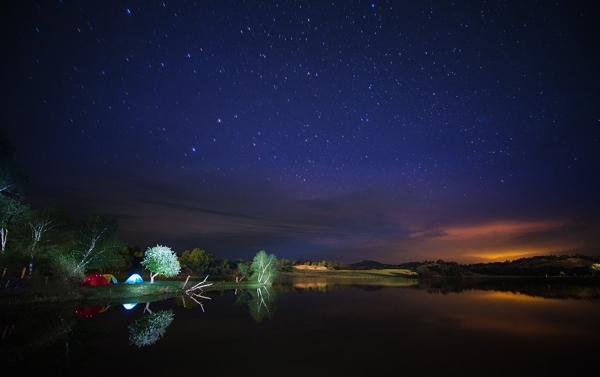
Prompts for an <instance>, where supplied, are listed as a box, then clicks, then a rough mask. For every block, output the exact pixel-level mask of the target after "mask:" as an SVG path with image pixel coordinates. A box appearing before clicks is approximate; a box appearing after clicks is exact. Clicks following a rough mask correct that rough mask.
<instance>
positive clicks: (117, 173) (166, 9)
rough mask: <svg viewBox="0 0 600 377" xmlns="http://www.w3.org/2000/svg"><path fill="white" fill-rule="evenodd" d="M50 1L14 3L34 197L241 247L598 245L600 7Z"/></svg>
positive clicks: (140, 234) (155, 236)
mask: <svg viewBox="0 0 600 377" xmlns="http://www.w3.org/2000/svg"><path fill="white" fill-rule="evenodd" d="M38 3H39V4H37V3H36V4H33V3H32V2H27V1H12V2H10V4H9V5H6V6H5V7H4V8H3V11H2V12H1V15H0V17H1V20H0V21H1V23H2V25H3V26H4V27H3V33H0V40H1V43H2V46H3V52H4V56H6V57H7V58H6V59H4V62H3V63H4V69H3V70H2V76H1V77H2V86H1V87H2V96H1V102H0V106H1V109H0V110H1V111H0V117H1V119H0V120H1V122H0V124H2V127H3V128H4V129H5V130H6V133H7V136H8V138H9V139H10V140H11V142H12V143H13V144H14V146H15V147H16V156H15V157H16V159H17V160H18V162H19V163H20V164H22V165H23V167H24V168H25V170H26V171H27V172H28V173H29V174H30V175H31V177H32V181H33V191H32V192H31V193H30V194H29V196H28V199H27V200H28V201H29V202H30V203H32V204H34V205H36V206H42V205H47V204H49V203H53V204H54V203H56V204H58V205H59V206H62V207H63V208H65V209H66V210H67V211H68V212H70V213H71V214H73V215H79V214H80V212H81V211H91V210H99V211H103V212H106V213H108V214H109V215H112V216H114V217H116V218H118V219H119V222H120V236H121V238H122V239H123V240H124V241H125V242H127V243H129V244H132V245H137V246H139V247H141V248H143V249H145V248H146V247H148V246H154V245H156V244H166V245H168V246H170V247H172V248H173V249H174V250H176V251H177V252H182V251H183V250H185V249H192V248H194V247H200V248H202V249H205V250H206V251H207V252H209V253H211V254H214V255H215V256H217V257H218V258H230V259H231V258H237V257H243V258H246V259H249V258H251V257H252V255H254V254H255V253H256V251H258V250H260V249H266V250H267V251H268V252H270V253H275V254H276V255H278V256H282V257H286V258H295V259H300V258H305V259H306V258H310V259H332V260H341V261H344V262H355V261H360V260H363V259H374V260H379V261H381V262H387V263H400V262H409V261H421V260H423V259H434V260H437V259H444V260H457V261H460V262H471V261H473V262H474V261H481V260H483V261H488V260H500V261H503V260H505V259H513V258H518V257H523V256H530V255H534V254H546V253H553V254H558V255H561V254H574V253H583V254H586V253H593V252H596V251H597V249H596V245H598V244H599V243H600V239H599V237H600V236H599V235H600V221H599V213H600V202H599V195H598V192H600V175H599V174H600V173H599V169H598V166H600V152H599V151H600V146H599V143H600V128H599V127H598V125H599V119H600V112H599V110H598V109H600V104H599V103H598V94H597V93H598V88H599V87H600V75H599V74H598V70H597V67H598V62H599V61H600V60H599V55H598V54H599V52H598V51H599V50H598V48H597V46H598V45H599V42H600V39H599V38H598V32H597V27H596V24H597V20H598V18H599V16H600V15H599V14H598V8H597V7H596V6H595V5H592V3H593V2H573V1H561V2H536V3H535V4H534V2H531V1H525V2H522V1H517V0H511V1H508V2H506V3H503V5H502V6H499V5H498V4H496V3H495V2H477V1H465V2H458V1H456V2H450V1H430V2H423V1H420V0H410V1H403V2H398V3H394V2H390V1H373V2H365V1H362V2H361V1H352V2H328V1H310V0H305V1H304V0H303V1H288V2H285V1H284V2H273V1H246V2H243V1H238V0H233V1H213V2H206V1H196V2H194V1H187V2H169V1H164V2H162V1H159V2H144V1H132V2H130V3H127V5H126V6H125V5H123V3H122V2H121V1H114V0H107V1H102V2H101V3H95V2H85V1H84V2H74V1H53V2H38Z"/></svg>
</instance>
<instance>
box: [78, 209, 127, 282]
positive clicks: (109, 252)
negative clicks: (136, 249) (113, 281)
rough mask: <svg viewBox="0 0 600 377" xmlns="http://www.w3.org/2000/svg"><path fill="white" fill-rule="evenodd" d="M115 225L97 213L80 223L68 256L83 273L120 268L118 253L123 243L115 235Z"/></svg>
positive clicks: (121, 259) (121, 262)
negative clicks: (92, 270)
mask: <svg viewBox="0 0 600 377" xmlns="http://www.w3.org/2000/svg"><path fill="white" fill-rule="evenodd" d="M116 231H117V223H116V221H115V220H113V219H110V218H108V217H106V216H105V215H103V214H100V213H98V212H94V213H91V214H90V215H89V216H88V217H87V218H86V219H85V220H84V221H82V222H81V223H80V226H79V229H78V232H77V233H75V235H74V237H73V240H72V242H71V245H70V252H69V254H70V256H71V257H72V258H73V259H74V260H75V261H76V262H77V267H78V268H81V269H83V270H84V271H87V270H90V269H104V268H110V267H115V266H121V265H122V264H123V263H124V261H123V258H121V257H120V255H119V251H120V250H121V249H122V248H123V246H124V245H123V243H122V242H121V241H119V240H118V239H117V238H116V236H115V234H116Z"/></svg>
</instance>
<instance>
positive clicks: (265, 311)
mask: <svg viewBox="0 0 600 377" xmlns="http://www.w3.org/2000/svg"><path fill="white" fill-rule="evenodd" d="M237 294H238V298H237V300H236V302H235V304H236V305H239V304H242V303H246V304H247V305H248V308H249V309H250V315H251V316H252V318H253V319H254V320H255V321H256V322H261V321H262V320H263V319H264V318H265V317H269V318H271V317H272V316H273V313H274V312H275V310H276V309H277V296H276V295H275V293H274V292H273V290H272V289H270V288H266V287H260V288H257V289H256V291H254V290H249V291H241V290H239V291H237Z"/></svg>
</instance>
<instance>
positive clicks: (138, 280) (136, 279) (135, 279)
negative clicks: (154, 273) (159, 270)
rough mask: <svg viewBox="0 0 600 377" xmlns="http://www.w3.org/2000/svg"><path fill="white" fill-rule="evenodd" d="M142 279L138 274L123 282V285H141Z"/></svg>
mask: <svg viewBox="0 0 600 377" xmlns="http://www.w3.org/2000/svg"><path fill="white" fill-rule="evenodd" d="M143 281H144V279H142V277H141V276H140V275H138V274H133V275H131V276H130V277H129V278H127V280H125V284H138V283H142V282H143Z"/></svg>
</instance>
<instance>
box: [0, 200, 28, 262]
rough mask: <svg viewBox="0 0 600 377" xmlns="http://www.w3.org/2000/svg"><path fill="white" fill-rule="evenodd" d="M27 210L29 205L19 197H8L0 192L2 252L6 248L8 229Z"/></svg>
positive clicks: (0, 238)
mask: <svg viewBox="0 0 600 377" xmlns="http://www.w3.org/2000/svg"><path fill="white" fill-rule="evenodd" d="M28 211H29V206H27V205H26V204H24V203H22V202H21V199H20V198H15V197H10V196H8V195H4V194H3V193H1V192H0V242H1V246H2V252H4V251H5V250H6V242H7V240H8V230H9V228H10V227H11V226H12V225H14V223H15V222H16V221H18V220H19V218H20V217H22V216H24V215H25V214H26V213H27V212H28Z"/></svg>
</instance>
